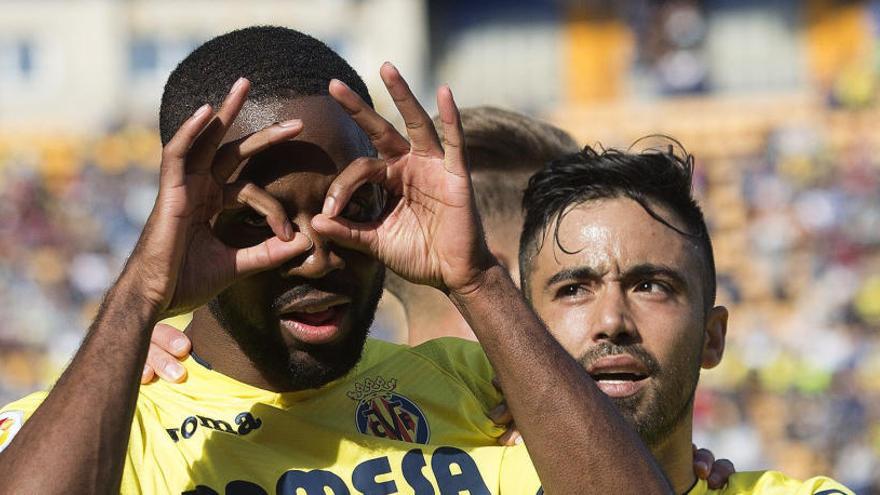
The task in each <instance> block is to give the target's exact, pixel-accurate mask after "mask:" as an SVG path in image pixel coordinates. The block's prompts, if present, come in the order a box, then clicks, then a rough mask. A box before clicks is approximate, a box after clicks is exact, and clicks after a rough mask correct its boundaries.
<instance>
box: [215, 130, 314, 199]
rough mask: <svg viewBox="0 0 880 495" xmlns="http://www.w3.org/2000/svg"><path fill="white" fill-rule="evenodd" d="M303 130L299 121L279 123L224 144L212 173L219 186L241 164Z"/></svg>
mask: <svg viewBox="0 0 880 495" xmlns="http://www.w3.org/2000/svg"><path fill="white" fill-rule="evenodd" d="M302 130H303V123H302V121H301V120H299V119H293V120H287V121H284V122H278V123H276V124H272V125H270V126H268V127H265V128H263V129H260V130H259V131H257V132H254V133H251V134H248V135H247V136H244V137H242V138H240V139H237V140H235V141H231V142H229V143H226V144H224V145H223V146H221V147H220V149H219V150H217V155H216V156H215V157H214V164H213V166H212V169H211V172H212V174H213V175H214V180H215V181H216V182H217V183H218V184H225V183H226V180H227V179H229V177H230V176H231V175H232V174H233V173H234V172H235V171H236V170H237V169H238V166H239V165H241V162H243V161H245V160H247V159H248V158H250V157H252V156H254V155H256V154H257V153H259V152H261V151H263V150H265V149H267V148H269V147H270V146H274V145H276V144H279V143H283V142H285V141H290V140H291V139H293V138H294V137H296V136H297V135H298V134H299V133H300V132H302Z"/></svg>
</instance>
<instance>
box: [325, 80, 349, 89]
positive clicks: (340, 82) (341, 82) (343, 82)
mask: <svg viewBox="0 0 880 495" xmlns="http://www.w3.org/2000/svg"><path fill="white" fill-rule="evenodd" d="M333 81H336V82H337V83H339V84H341V85H343V86H345V87H346V88H348V84H345V81H343V80H342V79H331V80H330V82H333ZM349 89H351V88H349Z"/></svg>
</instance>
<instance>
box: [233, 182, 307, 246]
mask: <svg viewBox="0 0 880 495" xmlns="http://www.w3.org/2000/svg"><path fill="white" fill-rule="evenodd" d="M223 203H224V204H223V207H224V208H227V209H231V208H241V207H247V206H249V207H251V208H253V209H254V210H256V211H257V213H259V214H260V215H263V216H264V217H266V223H267V224H268V225H269V227H270V228H271V229H272V232H273V233H274V234H275V235H276V236H278V238H280V239H281V240H282V241H291V240H293V224H291V223H290V218H289V217H288V216H287V212H286V211H285V210H284V207H283V206H281V203H280V202H279V201H278V200H277V199H275V198H274V197H272V195H271V194H269V193H267V192H266V191H265V190H263V189H262V188H260V187H258V186H257V185H256V184H254V183H253V182H247V181H239V182H233V183H232V184H227V185H226V186H224V188H223Z"/></svg>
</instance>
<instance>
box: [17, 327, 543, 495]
mask: <svg viewBox="0 0 880 495" xmlns="http://www.w3.org/2000/svg"><path fill="white" fill-rule="evenodd" d="M184 366H186V368H187V372H188V379H187V380H186V382H184V383H182V384H171V383H167V382H163V381H156V382H154V383H151V384H149V385H146V386H142V387H141V389H140V394H139V397H138V402H137V409H136V411H135V416H134V420H133V423H132V430H131V437H130V440H129V445H128V452H127V456H126V460H125V472H124V475H123V482H122V493H148V494H159V493H171V494H187V495H213V494H221V495H233V494H251V495H252V494H270V493H278V494H289V495H300V494H307V495H318V494H322V495H323V494H325V493H333V494H335V495H343V494H351V495H354V494H370V495H372V494H391V493H410V494H418V495H422V494H435V493H436V494H458V493H470V494H472V495H477V494H524V495H535V494H536V493H539V490H540V482H539V480H538V477H537V475H536V473H535V471H534V468H533V467H532V465H531V462H530V461H529V459H528V455H527V453H526V451H525V447H524V446H522V445H520V446H516V447H499V446H497V445H496V438H497V437H498V436H499V435H500V434H501V433H502V429H501V428H499V427H498V426H497V425H495V424H494V423H493V422H492V421H491V420H489V419H488V417H487V416H486V411H488V410H489V409H490V408H492V407H494V406H495V405H497V403H498V402H499V401H500V395H499V393H498V392H497V391H496V390H495V388H494V387H493V385H492V383H491V379H492V376H493V373H492V370H491V367H490V365H489V363H488V361H487V360H486V358H485V355H484V354H483V352H482V350H481V349H480V348H479V346H478V345H476V344H473V343H470V342H466V341H462V340H459V339H449V338H447V339H439V340H435V341H431V342H427V343H425V344H423V345H420V346H417V347H412V348H410V347H407V346H401V345H395V344H389V343H386V342H381V341H377V340H368V343H367V346H366V348H365V350H364V355H363V359H362V360H361V362H360V363H359V364H358V365H357V366H356V367H355V369H354V370H353V371H352V372H351V373H350V374H349V375H347V376H346V377H344V378H342V379H340V380H337V381H335V382H332V383H330V384H328V385H326V386H324V387H322V388H321V389H320V390H309V391H300V392H291V393H273V392H269V391H265V390H261V389H258V388H255V387H251V386H249V385H246V384H244V383H241V382H238V381H236V380H233V379H232V378H229V377H228V376H225V375H222V374H220V373H217V372H215V371H212V370H210V369H208V368H207V367H205V366H203V365H202V364H199V363H198V362H196V361H195V360H194V359H193V358H188V359H187V360H186V361H185V362H184ZM45 395H46V394H45V393H38V394H33V395H31V396H28V397H26V398H25V399H22V400H20V401H17V402H15V403H12V404H10V405H8V406H6V407H5V408H3V410H2V412H0V420H2V419H3V418H7V420H6V422H5V423H4V424H5V425H6V428H5V429H4V430H3V431H2V432H0V435H3V436H4V437H5V441H4V443H0V449H2V446H3V445H5V443H8V442H9V441H10V440H11V438H12V437H13V436H14V432H15V431H17V428H20V426H21V423H22V421H26V420H27V417H28V416H29V415H30V414H31V413H32V412H33V411H34V410H35V409H36V408H37V406H39V404H40V402H41V401H42V400H43V399H44V398H45Z"/></svg>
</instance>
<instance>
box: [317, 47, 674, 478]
mask: <svg viewBox="0 0 880 495" xmlns="http://www.w3.org/2000/svg"><path fill="white" fill-rule="evenodd" d="M381 75H382V79H383V81H384V82H385V85H386V87H387V88H388V91H389V93H390V94H391V97H392V99H393V100H394V102H395V104H396V105H397V108H398V110H399V111H400V114H401V116H402V117H403V119H404V121H405V122H406V128H407V132H408V134H409V137H410V139H411V143H409V142H407V141H406V140H405V139H404V138H403V137H402V136H401V135H400V134H399V133H397V131H396V130H395V129H394V128H393V126H391V124H389V123H388V122H387V121H385V120H384V119H382V117H380V116H379V115H378V114H376V113H375V111H373V110H372V109H371V108H370V107H369V106H368V105H366V104H364V102H363V101H361V99H360V98H359V97H358V96H357V95H356V94H355V93H354V92H352V91H351V90H350V89H348V88H347V87H346V86H345V85H343V84H341V83H339V82H338V81H334V82H332V83H331V85H330V94H331V95H332V96H333V97H334V98H336V100H337V101H338V102H339V103H340V104H341V105H342V106H343V107H344V108H345V109H346V110H347V111H348V112H349V113H350V115H351V116H352V118H353V119H354V120H355V121H356V122H357V123H358V125H360V126H361V128H362V129H364V131H365V132H366V133H367V135H368V136H370V139H371V140H372V142H373V144H374V146H375V147H376V148H377V149H378V151H379V152H380V154H381V155H382V156H383V159H382V160H378V159H360V160H358V161H356V162H355V163H352V164H351V165H349V166H348V167H347V168H346V169H345V170H344V171H343V172H342V173H341V174H340V175H339V177H338V178H337V179H336V180H335V181H334V183H333V184H332V185H331V187H330V190H329V191H328V193H327V200H326V202H325V204H324V212H323V214H322V215H318V216H316V217H315V218H314V220H313V221H312V225H313V227H314V228H315V229H316V230H318V231H320V232H321V233H323V234H325V235H327V236H328V237H331V238H333V239H334V240H335V241H336V242H339V243H340V244H343V245H346V246H349V247H352V248H354V249H360V250H362V251H365V252H368V253H370V254H372V255H374V256H376V257H378V258H379V259H380V260H382V261H383V262H384V263H385V264H386V266H388V267H389V268H391V269H392V270H394V271H395V272H397V273H398V274H399V275H400V276H402V277H404V278H406V279H407V280H409V281H412V282H416V283H421V284H426V285H432V286H434V287H437V288H438V289H441V290H443V291H445V292H446V293H447V294H449V297H450V298H451V299H452V301H453V303H455V304H456V305H457V306H458V308H459V309H460V311H461V312H462V314H463V315H464V317H465V318H466V319H467V321H468V323H469V324H470V325H471V327H472V328H473V330H474V332H475V334H476V335H477V337H478V338H479V340H480V343H481V344H482V345H483V347H484V349H485V350H486V353H487V355H488V357H489V360H490V361H491V362H492V365H493V366H494V367H495V370H496V372H497V373H498V376H499V377H500V379H501V381H502V383H503V384H504V389H505V392H506V395H507V401H508V404H509V406H510V408H511V410H512V413H513V416H514V417H515V418H516V419H517V425H518V427H519V429H520V431H522V433H523V437H524V438H525V440H526V444H527V445H528V446H529V452H530V454H531V458H532V460H533V462H534V464H535V467H536V469H537V471H538V474H539V475H540V477H541V481H542V483H543V484H544V486H545V488H546V489H547V492H548V493H555V494H568V493H578V494H586V493H664V492H668V491H669V486H668V484H667V483H666V480H665V478H664V477H663V473H662V472H661V471H660V469H659V468H658V467H657V465H656V464H655V462H654V459H653V457H651V454H650V453H649V451H648V450H647V448H646V447H645V446H644V445H643V444H642V443H641V441H640V439H639V438H638V436H637V435H636V433H635V432H634V431H633V430H632V429H631V428H630V427H629V426H628V425H626V423H625V422H624V420H623V418H622V417H620V416H619V414H618V413H617V411H616V410H615V409H614V407H613V405H612V404H611V403H610V401H609V400H608V399H607V398H606V397H605V396H604V394H602V393H601V391H600V390H599V389H598V388H597V387H596V385H595V383H594V382H593V381H592V379H591V378H590V376H589V375H588V374H587V373H586V372H585V371H584V370H583V369H582V368H581V367H580V366H579V365H578V364H577V363H576V362H575V361H574V359H573V358H572V357H571V356H569V355H568V354H567V353H566V352H565V351H564V350H563V349H562V347H561V346H560V345H559V344H558V343H557V342H556V341H555V340H554V339H553V337H552V336H551V335H550V334H549V333H548V332H547V330H546V328H544V326H543V324H542V323H541V321H540V320H539V319H538V318H537V317H536V316H535V315H534V313H533V312H532V311H531V309H530V308H529V307H528V305H527V304H526V302H525V300H524V299H523V298H522V296H521V294H520V293H519V291H518V290H517V288H516V286H515V285H514V284H513V282H512V281H511V280H510V278H509V276H508V275H507V272H506V271H505V270H504V268H503V267H502V266H500V265H499V264H498V263H497V261H496V260H495V259H494V257H492V256H491V254H490V253H489V250H488V248H487V247H486V243H485V240H484V237H483V233H482V227H481V225H480V222H479V219H478V217H477V213H476V207H475V206H474V200H473V192H472V188H471V184H470V177H469V175H468V172H467V167H466V163H465V158H464V156H465V154H464V142H463V136H462V134H463V132H462V130H461V123H460V119H459V115H458V109H457V107H456V106H455V103H454V101H453V99H452V94H451V92H450V91H449V89H448V88H441V89H440V90H439V91H438V95H437V106H438V108H439V112H440V119H441V121H442V122H443V126H444V135H445V143H444V145H445V147H444V146H441V144H440V142H439V139H438V138H437V134H436V132H435V130H434V127H433V125H432V123H431V120H430V118H429V117H428V115H427V113H426V112H425V111H424V109H423V108H422V107H421V105H420V104H419V103H418V102H417V101H416V99H415V97H414V96H413V95H412V92H411V91H410V90H409V88H408V87H407V85H406V83H405V81H404V80H403V78H402V77H401V76H400V74H399V73H398V72H397V70H396V69H395V68H394V67H393V66H391V65H390V64H386V65H384V66H383V67H382V69H381ZM367 181H370V182H375V183H380V184H382V185H383V186H384V187H385V188H386V189H387V190H388V192H389V196H390V197H391V198H392V201H391V204H390V206H389V207H388V210H387V211H386V214H385V216H384V217H383V218H382V219H380V220H379V221H378V222H376V223H375V224H370V225H367V224H356V223H353V222H350V221H348V220H346V219H344V218H341V217H339V216H338V214H339V212H340V211H341V209H342V207H343V206H344V205H345V203H346V202H347V201H348V199H349V198H350V197H351V194H352V193H353V192H354V191H355V190H356V189H357V187H359V186H360V185H362V184H363V183H364V182H367Z"/></svg>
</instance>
